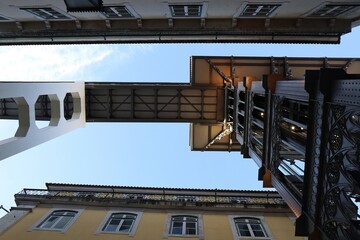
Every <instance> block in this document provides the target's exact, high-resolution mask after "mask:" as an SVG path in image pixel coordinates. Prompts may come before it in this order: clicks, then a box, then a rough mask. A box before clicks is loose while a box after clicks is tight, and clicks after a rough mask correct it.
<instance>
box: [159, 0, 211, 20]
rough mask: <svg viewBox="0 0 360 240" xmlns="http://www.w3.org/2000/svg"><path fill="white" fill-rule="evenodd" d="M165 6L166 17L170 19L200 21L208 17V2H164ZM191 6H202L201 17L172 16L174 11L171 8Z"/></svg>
mask: <svg viewBox="0 0 360 240" xmlns="http://www.w3.org/2000/svg"><path fill="white" fill-rule="evenodd" d="M162 4H163V8H164V11H165V16H166V17H167V18H168V19H172V18H175V19H178V18H180V19H181V18H182V19H199V18H205V17H206V15H207V9H208V2H207V1H203V2H176V3H174V2H167V1H166V2H162ZM190 5H200V6H201V12H200V15H199V16H173V14H172V10H171V6H190Z"/></svg>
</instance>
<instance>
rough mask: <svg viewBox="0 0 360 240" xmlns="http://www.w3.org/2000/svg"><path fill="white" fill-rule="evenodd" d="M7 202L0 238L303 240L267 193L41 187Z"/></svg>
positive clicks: (286, 210)
mask: <svg viewBox="0 0 360 240" xmlns="http://www.w3.org/2000/svg"><path fill="white" fill-rule="evenodd" d="M15 198H16V203H17V207H14V208H12V209H11V211H10V213H8V214H7V215H6V216H4V217H3V218H2V219H0V232H1V233H0V240H14V239H19V240H32V239H34V240H35V239H36V240H49V239H52V240H62V239H88V240H102V239H104V240H105V239H106V240H112V239H133V240H146V239H149V240H152V239H168V240H177V239H188V240H192V239H194V240H195V239H206V240H215V239H230V240H231V239H259V240H260V239H266V240H270V239H287V240H288V239H303V238H300V237H294V231H295V227H294V220H295V217H294V215H293V214H292V212H291V211H290V209H289V208H288V207H287V206H286V204H285V203H284V201H283V200H282V199H281V197H280V196H279V195H278V194H277V193H276V192H272V191H233V190H205V189H201V190H198V189H171V188H137V187H115V186H90V185H68V184H47V189H24V190H23V191H22V192H20V193H18V194H16V195H15Z"/></svg>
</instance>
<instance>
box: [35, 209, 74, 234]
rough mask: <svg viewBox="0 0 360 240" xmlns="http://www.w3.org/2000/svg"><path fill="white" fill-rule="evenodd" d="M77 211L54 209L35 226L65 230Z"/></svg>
mask: <svg viewBox="0 0 360 240" xmlns="http://www.w3.org/2000/svg"><path fill="white" fill-rule="evenodd" d="M77 214H78V211H69V210H56V211H53V212H52V213H51V214H50V215H49V216H48V217H47V218H45V220H43V221H42V222H41V223H40V224H38V225H37V226H36V228H38V229H53V230H65V229H67V227H69V226H70V223H71V222H73V221H74V219H75V216H76V215H77Z"/></svg>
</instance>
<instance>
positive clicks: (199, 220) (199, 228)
mask: <svg viewBox="0 0 360 240" xmlns="http://www.w3.org/2000/svg"><path fill="white" fill-rule="evenodd" d="M174 217H194V218H197V224H196V228H197V229H196V235H193V234H186V222H185V221H184V222H183V229H182V231H183V234H172V233H171V231H172V225H173V221H172V218H174ZM168 237H185V238H189V237H190V238H191V237H192V238H194V237H195V238H199V239H204V227H203V219H202V215H201V214H193V213H188V212H179V213H169V214H168V216H167V221H166V227H165V230H164V234H163V238H164V239H167V238H168Z"/></svg>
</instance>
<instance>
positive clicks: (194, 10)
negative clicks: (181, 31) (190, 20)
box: [169, 5, 202, 17]
mask: <svg viewBox="0 0 360 240" xmlns="http://www.w3.org/2000/svg"><path fill="white" fill-rule="evenodd" d="M169 7H170V11H171V15H172V16H173V17H200V16H201V11H202V5H170V6H169Z"/></svg>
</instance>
